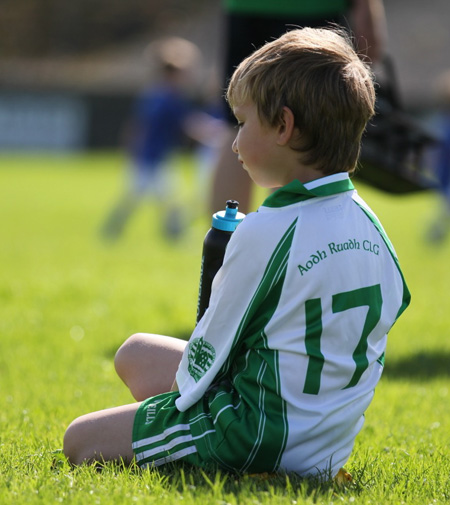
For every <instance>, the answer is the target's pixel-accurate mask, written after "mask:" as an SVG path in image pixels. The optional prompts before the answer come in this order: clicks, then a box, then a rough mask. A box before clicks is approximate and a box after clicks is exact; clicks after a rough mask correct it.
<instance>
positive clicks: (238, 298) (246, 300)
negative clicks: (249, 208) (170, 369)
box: [176, 214, 276, 411]
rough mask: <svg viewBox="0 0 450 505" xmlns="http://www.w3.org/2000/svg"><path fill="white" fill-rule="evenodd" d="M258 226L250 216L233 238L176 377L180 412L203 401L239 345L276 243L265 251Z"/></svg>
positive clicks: (253, 216)
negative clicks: (238, 336) (239, 337)
mask: <svg viewBox="0 0 450 505" xmlns="http://www.w3.org/2000/svg"><path fill="white" fill-rule="evenodd" d="M257 221H258V219H257V216H256V215H252V214H250V215H248V216H247V217H246V218H245V219H244V221H243V222H242V223H241V224H240V225H239V226H238V228H237V229H236V231H235V232H234V233H233V235H232V237H231V240H230V242H229V243H228V246H227V250H226V254H225V258H224V263H223V265H222V268H221V269H220V270H219V271H218V273H217V274H216V276H215V278H214V281H213V284H212V290H211V298H210V304H209V307H208V309H207V310H206V312H205V314H204V315H203V317H202V319H201V320H200V321H199V323H198V324H197V326H196V328H195V330H194V332H193V334H192V335H191V338H190V340H189V342H188V345H187V346H186V349H185V352H184V354H183V357H182V360H181V363H180V366H179V368H178V371H177V375H176V380H177V384H178V388H179V391H180V397H179V398H178V399H177V402H176V405H177V407H178V409H179V410H181V411H184V410H186V409H187V408H189V407H190V406H192V405H193V404H194V403H195V402H197V401H198V400H199V399H200V398H201V397H202V396H203V394H204V393H205V392H206V390H207V389H208V387H209V386H210V385H211V383H212V382H213V380H214V378H215V377H216V375H217V373H218V372H219V371H220V369H221V367H222V366H223V365H224V363H225V361H226V360H227V358H228V357H229V356H230V353H231V351H232V349H233V346H235V345H237V343H238V338H237V335H238V329H239V326H240V324H241V321H242V320H243V318H244V316H245V313H246V311H247V308H248V307H249V305H250V304H251V301H252V298H253V295H254V293H255V291H256V289H257V287H258V284H259V282H260V279H261V278H262V276H263V274H264V269H265V266H266V264H267V262H268V256H270V249H271V248H270V243H271V240H269V241H267V240H265V241H264V247H261V238H260V233H258V228H259V226H258V225H255V222H257ZM266 237H267V235H266ZM272 239H274V240H275V241H276V237H272ZM267 242H269V247H267Z"/></svg>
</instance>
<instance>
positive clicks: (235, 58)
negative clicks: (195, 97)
mask: <svg viewBox="0 0 450 505" xmlns="http://www.w3.org/2000/svg"><path fill="white" fill-rule="evenodd" d="M223 9H224V12H225V22H226V28H225V38H226V41H225V43H226V54H225V69H224V70H225V84H226V83H228V80H229V78H230V77H231V75H232V73H233V71H234V69H235V68H236V66H237V65H238V64H239V63H240V62H241V61H242V60H243V59H244V58H245V57H246V56H248V55H249V54H250V53H252V52H253V51H254V50H255V49H258V48H259V47H261V46H262V45H263V44H264V43H265V42H267V41H270V40H272V39H275V38H277V37H278V36H280V35H282V34H283V33H284V32H286V31H287V30H289V29H292V28H294V27H304V26H309V27H312V28H317V27H322V26H327V25H330V24H338V25H340V26H343V27H345V28H347V29H348V30H351V33H352V35H353V39H354V44H355V47H356V48H357V50H358V53H359V54H360V55H361V56H362V57H365V58H368V59H369V60H370V61H372V62H377V61H378V60H380V59H381V57H382V55H383V52H384V47H385V45H386V33H387V30H386V19H385V12H384V5H383V2H382V0H276V1H273V0H223ZM225 107H227V111H226V114H225V115H226V117H227V120H228V123H229V128H228V130H229V131H228V138H227V139H226V141H225V142H224V143H223V146H224V147H223V148H222V150H221V152H220V153H219V156H218V160H217V163H216V166H215V168H214V175H213V183H212V195H211V199H210V200H211V204H210V205H211V209H210V210H211V211H212V212H216V211H217V210H218V209H221V208H222V207H223V205H224V202H225V201H226V200H228V199H230V198H232V199H235V200H237V201H239V209H240V210H241V211H242V212H244V213H247V212H249V210H251V209H250V204H251V190H252V182H251V179H250V178H249V176H248V174H247V173H246V172H245V171H244V170H242V167H241V166H240V164H239V163H238V162H237V159H236V157H235V156H234V153H233V152H232V151H231V149H230V148H229V146H230V145H231V143H232V140H233V139H234V137H235V133H236V132H235V131H234V129H233V128H234V126H235V125H236V121H235V119H234V117H233V115H232V114H231V111H229V109H228V106H227V105H226V106H225Z"/></svg>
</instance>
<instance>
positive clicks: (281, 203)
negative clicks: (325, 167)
mask: <svg viewBox="0 0 450 505" xmlns="http://www.w3.org/2000/svg"><path fill="white" fill-rule="evenodd" d="M352 189H355V188H354V186H353V183H352V181H351V180H350V179H349V178H348V177H347V178H345V179H343V180H340V181H335V182H329V183H328V184H322V185H320V186H317V187H315V188H312V189H306V188H305V186H304V185H303V184H302V183H301V182H300V181H298V180H294V181H292V182H290V183H289V184H286V186H283V187H282V188H280V189H277V191H275V192H274V193H272V194H271V195H270V196H269V197H267V198H266V199H265V200H264V203H263V207H272V208H278V207H285V206H286V205H292V204H294V203H298V202H303V201H305V200H309V199H311V198H314V197H316V196H319V197H320V196H331V195H335V194H337V193H344V192H345V191H351V190H352Z"/></svg>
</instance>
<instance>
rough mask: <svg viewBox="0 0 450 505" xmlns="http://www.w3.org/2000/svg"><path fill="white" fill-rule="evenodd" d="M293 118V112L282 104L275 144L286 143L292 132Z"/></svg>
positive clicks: (293, 126)
mask: <svg viewBox="0 0 450 505" xmlns="http://www.w3.org/2000/svg"><path fill="white" fill-rule="evenodd" d="M294 129H295V118H294V113H293V112H292V110H291V109H290V108H289V107H286V106H284V107H283V111H282V113H281V121H280V124H279V125H278V139H277V144H278V145H280V146H284V145H287V144H288V143H289V142H290V140H291V138H292V135H293V133H294Z"/></svg>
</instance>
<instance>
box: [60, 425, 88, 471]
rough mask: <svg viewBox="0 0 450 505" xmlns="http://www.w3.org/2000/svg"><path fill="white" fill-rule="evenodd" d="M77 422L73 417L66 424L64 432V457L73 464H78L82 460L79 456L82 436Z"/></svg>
mask: <svg viewBox="0 0 450 505" xmlns="http://www.w3.org/2000/svg"><path fill="white" fill-rule="evenodd" d="M79 424H80V423H79V419H75V421H72V423H71V424H70V425H69V426H68V428H67V430H66V433H65V434H64V442H63V451H64V454H65V456H66V458H67V459H68V460H69V461H70V463H72V464H73V465H80V464H81V463H82V462H83V460H82V458H81V452H82V450H81V446H82V445H83V441H82V440H83V438H82V436H81V433H80V429H79Z"/></svg>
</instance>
